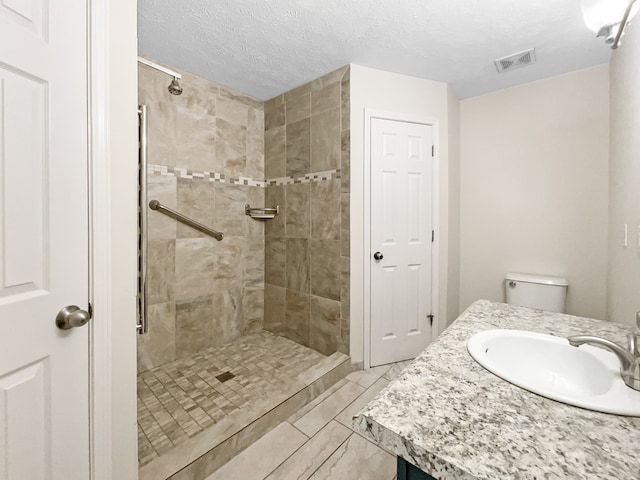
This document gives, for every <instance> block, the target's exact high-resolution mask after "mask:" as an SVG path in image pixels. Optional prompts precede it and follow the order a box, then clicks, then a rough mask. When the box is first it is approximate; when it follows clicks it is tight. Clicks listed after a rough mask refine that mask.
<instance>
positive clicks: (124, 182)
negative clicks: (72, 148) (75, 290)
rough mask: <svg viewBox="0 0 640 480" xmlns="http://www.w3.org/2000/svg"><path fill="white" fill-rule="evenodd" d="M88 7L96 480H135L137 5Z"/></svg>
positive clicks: (93, 0) (105, 0)
mask: <svg viewBox="0 0 640 480" xmlns="http://www.w3.org/2000/svg"><path fill="white" fill-rule="evenodd" d="M87 8H88V11H87V42H88V43H87V62H88V64H87V81H88V126H89V138H88V152H87V154H88V164H89V175H88V183H89V212H90V213H89V298H90V302H91V304H92V306H93V319H92V320H91V321H90V322H89V325H88V326H89V351H88V355H89V372H88V375H89V412H88V415H89V429H90V432H89V441H90V445H89V448H90V452H89V455H90V469H91V470H90V472H91V477H90V478H91V480H113V479H114V478H128V479H136V478H137V477H138V463H137V430H136V329H135V325H136V307H135V296H136V287H135V282H136V271H137V270H136V255H137V252H136V238H137V217H136V215H137V196H136V195H137V192H136V185H137V175H138V173H137V168H138V167H137V154H138V153H137V152H138V145H137V142H138V130H137V122H138V119H137V106H138V103H137V27H136V23H137V4H136V2H129V1H127V0H89V2H87Z"/></svg>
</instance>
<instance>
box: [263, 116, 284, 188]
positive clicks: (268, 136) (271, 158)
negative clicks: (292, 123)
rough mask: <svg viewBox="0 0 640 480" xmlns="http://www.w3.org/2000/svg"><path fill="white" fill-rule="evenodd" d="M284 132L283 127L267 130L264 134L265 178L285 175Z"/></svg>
mask: <svg viewBox="0 0 640 480" xmlns="http://www.w3.org/2000/svg"><path fill="white" fill-rule="evenodd" d="M285 131H286V127H285V126H284V125H283V126H281V127H276V128H272V129H271V130H267V131H266V132H265V133H264V159H265V160H264V161H265V165H264V170H265V177H266V178H280V177H284V176H285V175H286V170H287V156H286V151H285V141H286V139H285Z"/></svg>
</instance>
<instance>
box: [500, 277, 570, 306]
mask: <svg viewBox="0 0 640 480" xmlns="http://www.w3.org/2000/svg"><path fill="white" fill-rule="evenodd" d="M567 285H568V284H567V280H566V279H564V278H559V277H546V276H541V275H529V274H526V273H508V274H507V275H506V276H505V290H506V298H507V303H508V304H511V305H518V306H521V307H531V308H538V309H540V310H547V311H549V312H559V313H564V311H565V303H566V300H567Z"/></svg>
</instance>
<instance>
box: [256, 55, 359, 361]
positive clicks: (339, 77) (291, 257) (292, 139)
mask: <svg viewBox="0 0 640 480" xmlns="http://www.w3.org/2000/svg"><path fill="white" fill-rule="evenodd" d="M265 127H266V129H265V173H266V177H267V185H268V186H267V189H266V190H267V191H266V202H267V204H268V206H275V205H279V206H280V210H281V213H280V215H279V216H278V217H276V218H275V219H273V220H269V221H267V223H266V231H265V234H266V239H265V267H266V271H265V279H266V284H265V322H264V326H265V329H267V330H269V331H272V332H274V333H277V334H280V335H284V336H286V337H287V338H289V339H291V340H294V341H296V342H298V343H301V344H302V345H307V346H310V347H311V348H313V349H315V350H317V351H319V352H321V353H323V354H325V355H329V354H332V353H334V352H336V351H341V352H343V353H349V309H348V305H349V289H348V281H349V270H348V267H349V175H348V172H349V67H344V68H341V69H339V70H336V71H335V72H331V73H329V74H327V75H325V76H323V77H321V78H319V79H316V80H314V81H313V82H310V83H307V84H305V85H302V86H300V87H298V88H295V89H294V90H291V91H289V92H287V93H285V94H283V95H279V96H277V97H275V98H273V99H271V100H269V101H267V102H266V103H265ZM345 267H346V269H345Z"/></svg>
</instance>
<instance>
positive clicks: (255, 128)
mask: <svg viewBox="0 0 640 480" xmlns="http://www.w3.org/2000/svg"><path fill="white" fill-rule="evenodd" d="M180 73H182V75H183V77H182V80H181V85H182V87H183V89H184V92H183V94H182V95H180V96H175V95H170V94H169V92H168V91H167V85H168V84H169V81H170V80H171V77H169V76H167V75H166V74H164V73H161V72H159V71H157V70H154V69H151V68H149V67H147V66H144V65H140V67H139V102H140V103H143V104H146V105H147V106H148V109H149V119H148V124H149V164H153V165H162V166H164V167H166V169H165V170H164V171H155V172H152V173H149V174H148V183H149V190H148V198H149V200H152V199H157V200H159V201H160V202H161V203H163V204H165V205H167V206H168V207H170V208H173V209H175V210H177V211H179V212H181V213H183V214H185V215H187V216H189V217H191V218H193V219H195V220H196V221H199V222H200V223H203V224H205V225H208V226H211V227H212V228H214V229H216V230H219V231H222V232H223V233H224V235H225V236H224V239H223V240H222V241H220V242H218V241H217V240H215V239H214V238H212V237H210V236H207V235H204V234H202V233H200V232H198V231H197V230H194V229H193V228H190V227H187V226H185V225H182V224H179V223H178V222H176V221H175V220H173V219H171V218H168V217H166V216H164V215H162V214H160V213H158V212H155V211H151V210H148V219H149V223H148V262H149V266H148V303H149V310H148V318H149V324H150V328H149V334H148V335H143V336H139V337H138V368H139V370H140V371H143V370H146V369H148V368H153V367H155V366H158V365H161V364H163V363H166V362H168V361H172V360H174V359H176V358H181V357H184V356H186V355H189V354H192V353H195V352H197V351H199V350H202V349H205V348H208V347H211V346H213V345H219V344H221V343H225V342H228V341H229V340H232V339H234V338H236V337H238V336H239V335H241V334H243V333H248V332H251V331H254V330H257V329H260V328H262V324H263V303H264V226H263V223H262V222H260V221H257V220H253V219H251V218H249V217H247V216H246V215H245V214H244V205H245V204H246V203H249V204H251V205H253V206H262V205H263V204H264V188H263V187H261V186H255V185H259V184H260V182H262V181H263V180H264V146H263V141H264V111H263V103H262V102H261V101H259V100H255V99H253V98H251V97H247V96H245V95H242V94H239V93H238V92H234V91H232V90H229V89H227V88H225V87H223V86H220V85H217V84H215V83H213V82H210V81H208V80H205V79H202V78H200V77H197V76H195V75H191V74H188V73H186V72H180ZM177 169H185V170H184V171H181V170H177ZM205 172H206V173H205ZM198 174H201V177H198V176H197V175H198ZM202 177H204V178H202ZM255 182H258V183H255ZM247 183H248V185H247ZM252 183H254V184H255V185H254V186H251V184H252Z"/></svg>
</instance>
